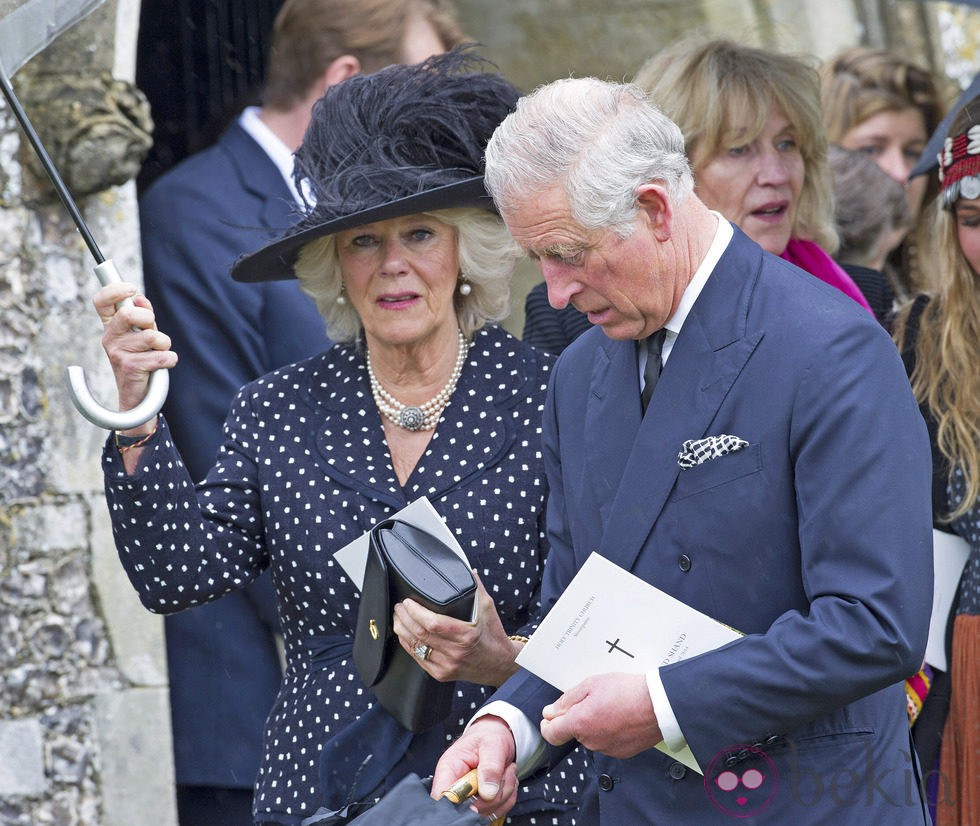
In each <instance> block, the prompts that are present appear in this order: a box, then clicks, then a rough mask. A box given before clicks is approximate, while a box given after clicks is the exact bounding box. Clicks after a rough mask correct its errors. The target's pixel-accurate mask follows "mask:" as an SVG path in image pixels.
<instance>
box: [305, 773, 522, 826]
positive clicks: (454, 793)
mask: <svg viewBox="0 0 980 826" xmlns="http://www.w3.org/2000/svg"><path fill="white" fill-rule="evenodd" d="M430 786H431V778H430V779H429V780H421V779H420V778H419V776H418V775H417V774H408V775H406V776H405V777H403V778H402V779H401V780H400V781H398V783H396V784H395V785H394V786H393V787H392V788H391V789H390V790H389V791H388V793H387V794H386V795H385V796H384V797H382V798H381V800H379V801H378V802H377V803H375V804H373V805H371V806H369V807H368V808H367V809H366V810H364V808H363V807H361V806H352V807H345V808H344V809H343V810H341V811H337V812H323V811H321V812H318V813H317V814H316V815H314V816H313V817H311V818H307V819H306V820H304V821H303V826H341V825H343V826H485V824H486V820H485V819H484V818H482V817H480V815H478V814H477V813H476V812H475V811H473V810H472V809H471V808H470V806H469V803H468V802H467V801H468V800H469V799H470V798H471V797H473V795H475V794H476V791H477V785H476V769H473V770H472V771H470V772H469V773H467V774H466V775H465V776H464V777H461V778H460V779H459V780H457V781H456V782H455V783H453V785H452V786H450V787H449V788H448V789H446V791H444V792H443V793H442V796H441V797H440V798H439V799H438V800H433V799H432V798H431V797H430V796H429V788H430ZM503 822H504V818H502V817H501V818H497V819H496V820H493V821H492V822H491V826H500V824H502V823H503Z"/></svg>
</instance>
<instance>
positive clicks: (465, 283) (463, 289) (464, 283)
mask: <svg viewBox="0 0 980 826" xmlns="http://www.w3.org/2000/svg"><path fill="white" fill-rule="evenodd" d="M459 279H460V280H459V294H460V295H469V294H470V293H471V292H473V286H472V285H471V284H470V282H469V280H468V279H467V277H466V275H465V274H464V273H460V274H459Z"/></svg>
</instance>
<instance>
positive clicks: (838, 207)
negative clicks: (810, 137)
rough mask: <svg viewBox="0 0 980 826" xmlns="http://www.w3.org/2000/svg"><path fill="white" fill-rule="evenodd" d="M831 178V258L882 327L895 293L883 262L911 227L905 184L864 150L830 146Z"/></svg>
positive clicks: (892, 305) (891, 311)
mask: <svg viewBox="0 0 980 826" xmlns="http://www.w3.org/2000/svg"><path fill="white" fill-rule="evenodd" d="M828 158H829V160H830V171H831V174H832V175H833V180H834V196H835V198H834V200H835V207H834V223H835V225H836V227H837V234H838V236H839V237H840V246H839V247H838V249H837V253H836V255H835V256H834V257H835V259H836V260H837V263H838V264H840V265H841V267H843V268H844V271H845V272H846V273H847V274H848V275H849V276H851V278H852V279H853V280H854V283H855V284H857V285H858V288H859V289H860V290H861V292H862V294H863V295H864V297H865V298H866V299H867V300H868V303H869V304H870V305H871V308H872V310H874V314H875V318H877V319H878V321H879V322H881V324H882V325H884V326H886V327H887V326H888V324H889V323H890V319H891V317H892V315H893V314H894V312H895V309H896V307H895V292H894V290H893V289H892V285H891V282H890V281H889V279H888V277H887V276H886V275H885V274H884V272H883V270H884V268H885V262H886V261H887V259H888V256H889V254H890V253H891V252H892V250H893V249H895V247H897V246H898V245H899V244H900V243H901V241H902V238H904V237H905V234H906V233H907V232H908V230H909V228H910V227H911V226H912V210H911V207H909V202H908V199H907V198H906V197H905V188H904V187H903V186H902V185H901V184H899V183H898V182H897V181H896V180H894V179H893V178H891V177H890V176H889V175H888V174H887V173H886V172H885V171H884V170H883V169H882V168H881V167H879V166H878V164H876V163H875V161H874V159H873V158H872V157H871V156H870V155H868V154H866V153H864V152H854V151H852V150H850V149H844V148H843V147H840V146H836V145H833V146H831V147H830V148H829V150H828Z"/></svg>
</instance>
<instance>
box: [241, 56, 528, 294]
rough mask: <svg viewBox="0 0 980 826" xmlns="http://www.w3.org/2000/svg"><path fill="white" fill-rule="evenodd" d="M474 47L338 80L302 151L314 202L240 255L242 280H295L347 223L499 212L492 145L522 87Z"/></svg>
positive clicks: (302, 173)
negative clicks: (458, 211) (493, 194)
mask: <svg viewBox="0 0 980 826" xmlns="http://www.w3.org/2000/svg"><path fill="white" fill-rule="evenodd" d="M486 63H487V61H484V60H481V59H479V58H477V57H475V56H473V55H472V54H471V53H470V51H469V48H468V47H463V48H457V49H454V50H453V51H451V52H448V53H446V54H444V55H438V56H435V57H431V58H429V59H428V60H426V61H425V62H424V63H421V64H415V65H411V66H403V65H398V66H389V67H388V68H386V69H382V70H381V71H379V72H374V73H373V74H369V75H357V76H356V77H352V78H350V79H349V80H345V81H344V82H343V83H339V84H337V85H336V86H332V87H331V88H330V89H328V90H327V92H326V94H324V96H323V97H322V98H320V100H318V101H317V102H316V104H315V105H314V107H313V117H312V120H311V121H310V125H309V127H308V128H307V131H306V134H305V136H304V137H303V143H302V145H301V146H300V148H299V149H298V150H297V151H296V153H295V155H294V160H295V169H294V177H295V179H296V181H297V184H298V188H299V189H300V191H301V192H303V193H304V196H305V197H307V201H308V202H307V210H306V212H305V213H304V214H303V216H302V217H301V218H300V220H299V221H298V222H297V223H296V224H295V225H294V226H293V227H291V228H290V229H288V230H287V231H286V233H285V235H284V236H283V237H282V238H280V239H278V240H277V241H273V242H272V243H270V244H268V245H267V246H265V247H263V248H262V249H260V250H258V251H256V252H254V253H251V254H249V255H246V256H243V257H241V258H239V259H238V261H237V262H236V263H235V265H234V267H233V268H232V273H231V275H232V278H234V279H235V280H236V281H274V280H280V279H287V278H294V277H295V272H294V270H293V267H294V265H295V263H296V259H297V257H298V256H299V252H300V249H301V248H302V247H303V246H304V245H306V244H308V243H309V242H310V241H313V240H314V239H317V238H321V237H323V236H325V235H331V234H333V233H335V232H340V231H341V230H345V229H350V228H352V227H358V226H363V225H364V224H369V223H373V222H375V221H385V220H388V219H389V218H397V217H401V216H403V215H412V214H414V213H417V212H426V211H430V210H435V209H449V208H452V207H463V206H471V207H479V208H482V209H488V210H493V209H494V206H493V202H492V200H491V199H490V196H489V195H488V194H487V192H486V189H485V188H484V185H483V172H484V159H483V153H484V149H485V148H486V145H487V141H489V140H490V136H491V135H492V134H493V131H494V129H496V128H497V126H498V125H499V123H500V122H501V121H502V120H503V119H504V118H505V117H506V116H507V115H508V114H509V113H510V112H511V111H513V109H514V107H515V105H516V104H517V98H518V97H519V95H520V93H519V91H518V90H517V88H516V87H515V86H513V85H512V84H511V83H510V82H509V81H507V80H505V79H504V78H503V77H502V76H501V75H499V74H496V73H491V72H486V71H478V70H477V69H478V67H480V66H482V65H485V64H486Z"/></svg>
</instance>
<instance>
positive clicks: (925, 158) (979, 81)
mask: <svg viewBox="0 0 980 826" xmlns="http://www.w3.org/2000/svg"><path fill="white" fill-rule="evenodd" d="M970 5H971V6H977V7H978V8H980V0H974V2H972V3H970ZM977 95H980V73H978V74H977V76H976V77H974V78H973V82H972V83H970V85H969V86H967V87H966V89H964V90H963V94H961V95H960V96H959V98H957V100H956V103H954V104H953V106H952V108H950V110H949V112H947V113H946V117H944V118H943V119H942V121H941V122H940V124H939V126H937V127H936V131H935V132H933V133H932V137H931V138H929V143H927V144H926V148H925V149H923V150H922V154H921V155H920V156H919V160H918V161H917V162H916V164H915V166H914V167H913V168H912V172H911V173H910V174H909V177H910V178H916V177H918V176H919V175H934V174H936V172H937V171H938V170H939V152H940V150H941V149H942V148H943V143H944V142H945V140H946V135H947V134H948V133H949V125H950V124H951V123H952V122H953V118H955V117H956V115H957V113H958V112H959V111H960V109H962V108H963V106H964V105H965V104H967V103H969V102H970V101H971V100H973V98H975V97H976V96H977Z"/></svg>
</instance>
